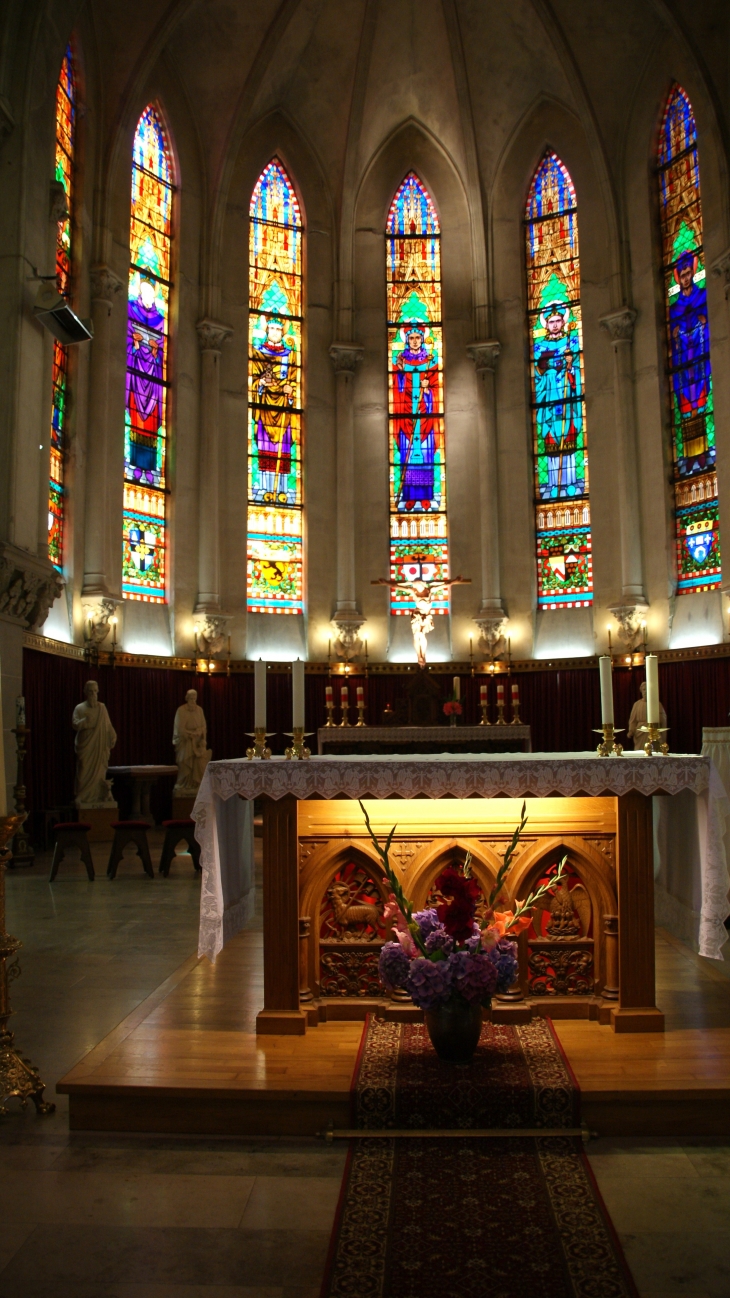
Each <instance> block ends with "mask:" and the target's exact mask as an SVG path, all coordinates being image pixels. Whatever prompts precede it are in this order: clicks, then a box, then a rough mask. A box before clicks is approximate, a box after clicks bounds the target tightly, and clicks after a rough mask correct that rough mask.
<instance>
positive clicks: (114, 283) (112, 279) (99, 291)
mask: <svg viewBox="0 0 730 1298" xmlns="http://www.w3.org/2000/svg"><path fill="white" fill-rule="evenodd" d="M121 287H122V281H121V280H120V278H119V276H118V275H115V274H114V271H113V270H110V269H109V267H108V266H92V267H91V300H92V302H105V303H106V305H107V306H108V307H109V310H110V311H111V309H112V307H113V306H114V297H115V295H116V294H117V293H118V292H119V290H120V289H121Z"/></svg>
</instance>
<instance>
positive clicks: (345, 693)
mask: <svg viewBox="0 0 730 1298" xmlns="http://www.w3.org/2000/svg"><path fill="white" fill-rule="evenodd" d="M349 706H350V691H349V689H348V688H347V686H346V685H343V686H342V689H341V690H340V707H341V708H342V721H341V722H340V725H341V726H349V724H350V722H349V720H348V710H349Z"/></svg>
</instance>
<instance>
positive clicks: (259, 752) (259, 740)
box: [246, 726, 276, 762]
mask: <svg viewBox="0 0 730 1298" xmlns="http://www.w3.org/2000/svg"><path fill="white" fill-rule="evenodd" d="M246 734H247V735H248V737H249V739H253V748H247V749H246V756H247V758H248V760H249V762H252V761H253V759H254V757H260V758H261V760H262V761H268V760H269V758H270V757H271V749H270V748H269V747H268V745H267V743H266V740H267V739H272V738H273V736H274V735H275V734H276V731H275V730H272V731H271V734H267V732H266V727H265V726H256V727H255V728H254V730H253V731H251V730H247V731H246Z"/></svg>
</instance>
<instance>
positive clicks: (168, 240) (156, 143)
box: [122, 104, 174, 604]
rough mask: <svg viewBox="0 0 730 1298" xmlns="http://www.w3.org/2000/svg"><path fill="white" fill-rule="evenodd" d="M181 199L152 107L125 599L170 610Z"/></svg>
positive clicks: (130, 434) (130, 435)
mask: <svg viewBox="0 0 730 1298" xmlns="http://www.w3.org/2000/svg"><path fill="white" fill-rule="evenodd" d="M173 195H174V186H173V167H172V153H171V150H170V146H169V144H168V141H167V138H166V134H165V128H164V126H163V124H162V122H161V120H160V117H159V115H158V113H157V112H156V110H155V108H154V106H153V105H152V104H148V106H147V108H145V110H144V112H143V113H142V116H141V117H140V119H139V121H138V123H137V129H136V131H135V133H134V146H133V151H132V215H131V223H130V233H129V261H130V266H129V296H128V304H127V394H126V409H125V417H124V419H125V427H124V541H123V555H122V594H123V595H124V598H125V599H139V600H145V601H147V602H148V603H153V604H163V603H164V602H165V598H166V588H165V513H166V510H165V495H166V490H165V455H166V441H167V415H168V397H169V368H168V367H169V355H168V351H169V341H170V295H171V292H172V279H171V264H170V263H171V252H172V205H173Z"/></svg>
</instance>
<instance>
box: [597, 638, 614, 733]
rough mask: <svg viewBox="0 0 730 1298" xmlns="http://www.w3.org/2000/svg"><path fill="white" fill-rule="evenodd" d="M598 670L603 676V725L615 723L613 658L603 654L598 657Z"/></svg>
mask: <svg viewBox="0 0 730 1298" xmlns="http://www.w3.org/2000/svg"><path fill="white" fill-rule="evenodd" d="M598 671H599V673H600V677H601V725H603V726H612V725H613V676H612V673H611V659H610V658H608V657H607V656H605V655H604V656H603V657H602V658H599V659H598Z"/></svg>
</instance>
